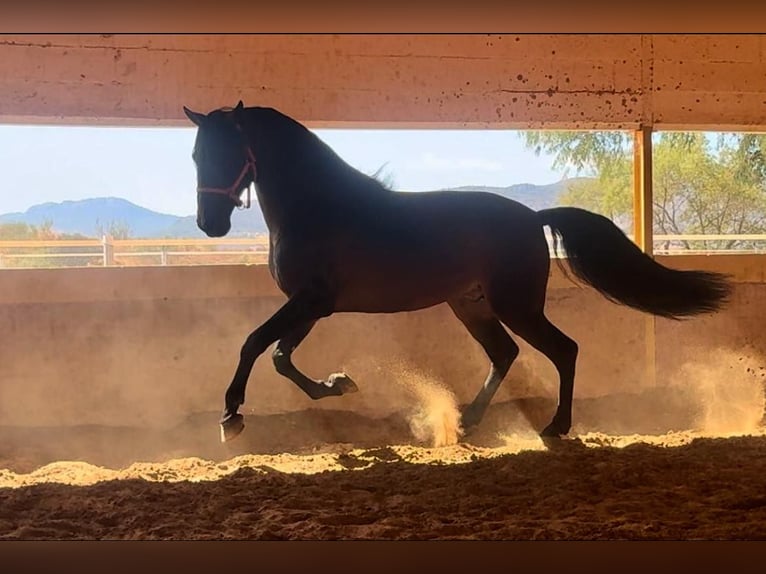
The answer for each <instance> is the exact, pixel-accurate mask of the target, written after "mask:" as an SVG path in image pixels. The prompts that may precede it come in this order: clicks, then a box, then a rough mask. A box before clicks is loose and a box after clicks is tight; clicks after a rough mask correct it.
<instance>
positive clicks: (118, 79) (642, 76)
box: [0, 34, 766, 129]
mask: <svg viewBox="0 0 766 574" xmlns="http://www.w3.org/2000/svg"><path fill="white" fill-rule="evenodd" d="M239 98H242V99H244V101H245V103H246V104H248V105H264V106H275V107H277V108H279V109H281V110H282V111H284V112H286V113H288V114H289V115H292V116H294V117H296V118H297V119H299V120H301V121H304V122H307V123H309V124H311V125H314V126H331V125H346V124H348V123H352V124H354V123H359V122H362V123H364V124H367V125H374V124H384V125H401V124H406V125H410V126H412V125H431V126H461V125H474V126H476V125H491V126H493V127H522V128H530V127H541V126H544V127H577V128H592V127H593V128H598V127H601V128H604V127H606V128H631V127H634V126H637V125H639V124H644V125H653V124H656V125H657V126H658V127H680V126H685V127H702V128H707V129H717V128H732V129H735V128H736V129H763V127H764V125H766V122H764V114H765V113H766V112H764V110H766V36H765V35H670V36H663V35H638V34H634V35H534V34H533V35H459V36H458V35H454V36H453V35H427V36H417V35H401V36H396V35H392V36H374V35H373V36H365V35H318V36H301V35H284V36H280V35H241V36H227V35H222V36H216V35H199V36H197V35H156V36H142V35H114V36H111V35H55V36H39V35H34V36H33V35H2V36H0V121H5V122H7V121H19V122H84V123H94V122H102V123H111V124H117V123H135V124H153V123H161V124H174V123H181V124H184V125H186V119H185V118H184V117H183V115H182V111H181V106H182V105H187V106H190V107H192V108H195V109H200V110H209V109H212V108H217V107H221V106H224V105H233V104H235V103H236V101H237V100H238V99H239Z"/></svg>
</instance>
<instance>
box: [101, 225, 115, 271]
mask: <svg viewBox="0 0 766 574" xmlns="http://www.w3.org/2000/svg"><path fill="white" fill-rule="evenodd" d="M101 246H102V249H103V253H104V267H110V266H112V265H114V243H113V242H112V236H111V235H109V234H108V233H107V234H104V235H102V236H101Z"/></svg>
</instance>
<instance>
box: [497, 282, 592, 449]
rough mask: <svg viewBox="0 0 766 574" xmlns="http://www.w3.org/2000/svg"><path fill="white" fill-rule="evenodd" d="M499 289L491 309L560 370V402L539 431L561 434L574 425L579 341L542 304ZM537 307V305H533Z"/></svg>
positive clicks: (551, 435)
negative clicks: (529, 302) (551, 318)
mask: <svg viewBox="0 0 766 574" xmlns="http://www.w3.org/2000/svg"><path fill="white" fill-rule="evenodd" d="M503 295H504V294H503V293H499V295H496V296H495V297H494V298H491V299H490V304H491V305H492V309H493V310H494V311H495V313H496V314H497V316H498V317H499V318H500V320H501V321H502V322H503V323H505V324H506V325H507V326H508V328H509V329H511V331H513V332H514V333H516V334H517V335H519V336H520V337H521V338H523V339H524V340H525V341H527V342H528V343H529V344H530V345H532V346H533V347H534V348H535V349H537V350H538V351H540V352H541V353H543V354H544V355H545V356H546V357H548V359H550V361H551V362H552V363H553V364H554V366H555V367H556V370H557V371H558V374H559V403H558V408H557V409H556V414H555V416H554V417H553V420H552V421H551V423H550V424H549V425H548V426H547V427H545V429H543V431H542V433H540V434H541V435H542V436H543V437H560V436H561V435H565V434H567V433H568V432H569V429H570V427H571V426H572V395H573V391H574V377H575V365H576V363H577V351H578V348H577V343H575V342H574V341H573V340H572V339H570V338H569V337H567V336H566V335H565V334H564V333H562V332H561V331H560V330H559V329H558V328H557V327H556V326H555V325H553V323H551V322H550V321H549V320H548V318H547V317H546V316H545V313H544V311H543V309H542V305H540V306H539V308H538V309H537V310H532V309H530V308H529V307H526V306H525V305H524V304H521V303H515V301H516V300H515V299H514V300H512V299H511V298H509V297H508V296H507V294H506V295H505V296H503ZM533 308H534V306H533Z"/></svg>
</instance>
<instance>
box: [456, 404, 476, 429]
mask: <svg viewBox="0 0 766 574" xmlns="http://www.w3.org/2000/svg"><path fill="white" fill-rule="evenodd" d="M480 422H481V415H480V414H478V413H477V412H476V410H475V409H473V408H471V405H465V406H463V407H461V408H460V427H461V428H462V429H463V431H464V432H465V433H466V434H468V431H471V430H473V429H475V428H476V427H477V426H478V425H479V423H480Z"/></svg>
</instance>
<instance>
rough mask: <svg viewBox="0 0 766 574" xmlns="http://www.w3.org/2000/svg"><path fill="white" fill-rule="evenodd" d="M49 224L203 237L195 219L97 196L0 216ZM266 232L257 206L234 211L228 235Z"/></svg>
mask: <svg viewBox="0 0 766 574" xmlns="http://www.w3.org/2000/svg"><path fill="white" fill-rule="evenodd" d="M47 221H50V222H51V223H52V226H53V229H54V230H55V231H58V232H59V233H80V234H82V235H87V236H90V237H96V236H98V235H99V234H100V233H101V232H102V231H103V230H109V229H110V228H111V227H112V226H118V227H122V228H125V229H127V230H128V232H129V234H130V237H136V238H149V237H205V234H204V233H202V231H200V230H199V228H198V227H197V221H196V217H195V216H194V215H189V216H186V217H180V216H177V215H171V214H168V213H159V212H156V211H152V210H151V209H147V208H145V207H141V206H139V205H136V204H134V203H131V202H130V201H127V200H125V199H120V198H116V197H98V198H93V199H83V200H79V201H64V202H62V203H42V204H40V205H34V206H32V207H30V208H29V209H28V210H27V211H25V212H23V213H6V214H3V215H0V224H2V223H27V224H30V225H42V224H44V223H45V222H47ZM265 231H266V224H265V222H264V220H263V216H262V215H261V212H260V210H259V209H258V206H257V204H255V205H254V206H253V208H252V209H249V210H242V211H239V210H237V211H235V212H234V215H233V216H232V231H231V235H232V236H241V235H250V234H254V233H263V232H265Z"/></svg>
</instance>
